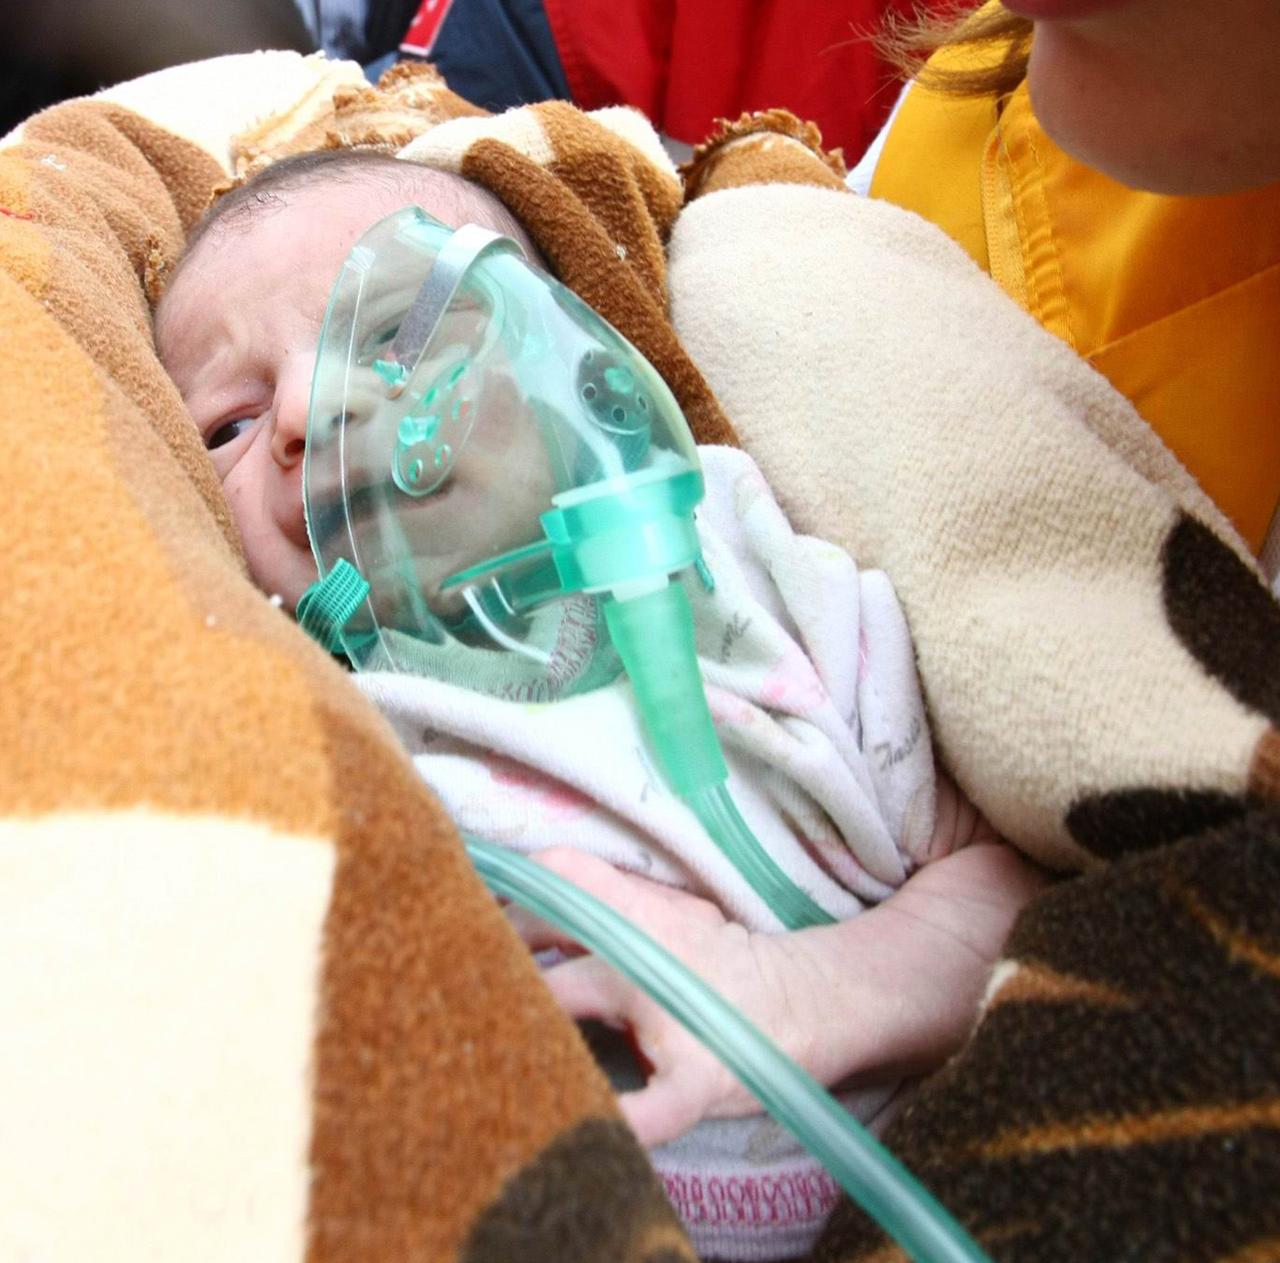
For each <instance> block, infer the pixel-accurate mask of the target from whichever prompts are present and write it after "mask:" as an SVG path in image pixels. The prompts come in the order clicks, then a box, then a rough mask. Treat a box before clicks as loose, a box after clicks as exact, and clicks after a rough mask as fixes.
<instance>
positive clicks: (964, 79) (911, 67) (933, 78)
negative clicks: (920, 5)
mask: <svg viewBox="0 0 1280 1263" xmlns="http://www.w3.org/2000/svg"><path fill="white" fill-rule="evenodd" d="M1033 29H1034V24H1033V23H1032V21H1031V19H1030V18H1024V17H1020V16H1019V15H1018V14H1016V13H1010V12H1009V11H1008V10H1007V9H1006V8H1004V7H1003V5H999V4H996V5H987V4H980V5H979V7H978V8H976V9H974V8H970V7H969V6H968V5H959V6H956V7H952V8H949V9H944V10H941V11H933V12H927V11H924V10H918V11H917V12H916V13H915V14H914V16H912V17H909V18H904V17H901V16H899V15H897V14H894V13H889V14H886V16H885V22H884V26H883V28H882V31H881V33H880V35H879V36H878V37H877V40H876V44H877V46H878V48H879V50H880V53H881V55H882V56H883V57H884V58H885V59H886V60H887V61H888V62H889V63H890V64H891V65H893V66H895V67H896V68H897V69H898V70H899V71H900V72H901V73H902V75H903V76H904V77H905V78H915V79H916V81H917V82H918V83H920V84H922V85H923V86H925V87H927V88H930V89H932V90H933V91H935V92H944V93H947V94H948V95H951V96H1004V95H1006V94H1007V93H1010V92H1012V91H1013V90H1014V88H1016V87H1017V86H1018V85H1019V84H1020V83H1021V82H1022V80H1023V79H1024V78H1025V77H1026V73H1027V59H1028V58H1029V57H1030V55H1031V33H1032V30H1033ZM1001 46H1003V53H1002V54H1001V55H1000V56H999V57H998V58H997V59H995V60H992V59H991V58H987V59H984V60H983V61H981V62H980V63H979V64H976V65H955V64H952V63H951V62H950V61H949V60H948V59H942V60H941V64H940V59H937V58H934V59H933V60H932V61H930V58H933V54H934V53H936V52H939V51H941V50H942V49H946V48H968V49H972V50H974V51H979V50H983V49H989V50H991V52H992V53H993V54H996V53H999V51H1000V49H1001Z"/></svg>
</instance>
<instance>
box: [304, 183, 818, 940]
mask: <svg viewBox="0 0 1280 1263" xmlns="http://www.w3.org/2000/svg"><path fill="white" fill-rule="evenodd" d="M303 496H304V504H305V509H306V521H307V531H308V534H309V536H310V539H311V545H312V550H313V551H314V553H315V558H316V565H317V567H318V570H319V574H320V579H319V582H318V583H316V584H315V585H313V586H312V588H311V589H309V590H308V592H307V593H306V594H305V595H304V596H303V599H302V601H301V602H300V603H299V606H298V621H299V622H300V623H301V625H302V626H303V628H304V629H305V630H307V631H308V632H310V633H311V634H312V635H313V636H315V637H316V638H317V639H318V640H320V641H321V643H323V644H324V645H325V646H326V647H327V648H329V649H330V650H331V651H337V650H339V649H340V650H342V652H344V653H345V654H346V655H347V657H348V658H349V659H350V660H351V662H352V663H353V664H354V665H355V666H356V667H357V669H360V670H395V671H402V672H409V673H412V674H417V675H425V676H430V677H434V678H436V679H440V680H444V681H447V682H449V683H452V684H458V685H464V686H466V687H470V688H474V689H478V690H481V691H483V692H486V693H491V694H494V695H497V696H500V697H506V698H509V699H512V700H521V701H551V700H554V699H556V698H560V697H565V696H569V695H571V694H573V693H575V692H582V691H584V690H587V689H591V688H596V687H598V686H600V685H602V684H607V683H609V682H610V681H612V680H613V679H615V678H617V676H618V674H619V672H620V671H622V670H625V671H626V673H627V675H628V677H629V678H630V681H631V683H632V686H633V689H634V692H635V696H636V701H637V704H638V707H639V711H640V714H641V717H642V720H643V724H644V727H645V730H646V733H647V736H648V737H649V740H650V748H651V751H652V753H653V755H654V757H655V760H656V762H657V763H658V765H659V767H660V768H661V770H662V773H663V775H664V776H665V778H666V781H667V783H668V784H669V785H670V786H671V788H672V789H673V790H674V791H675V792H676V793H677V794H678V795H680V797H681V798H683V799H684V801H685V802H686V803H688V804H689V806H690V807H691V808H692V809H693V811H694V812H695V813H696V814H697V816H698V817H699V819H701V820H702V822H703V824H704V825H705V826H706V828H707V830H708V832H709V833H710V834H711V835H712V837H713V838H714V840H715V841H716V843H717V844H718V845H719V846H720V847H721V849H722V850H723V851H724V852H725V853H726V854H727V855H728V856H729V858H730V859H731V860H732V861H733V863H734V864H735V866H736V867H737V869H738V870H739V872H741V873H742V874H743V876H744V877H745V878H746V880H747V881H748V882H749V883H750V885H751V886H752V888H753V889H754V890H756V892H757V893H758V894H759V895H761V897H762V898H763V899H764V902H765V903H766V904H767V905H768V906H769V907H770V908H771V909H772V911H773V912H774V913H775V915H776V916H777V917H778V919H779V921H780V922H781V923H782V924H783V925H784V926H787V927H789V928H799V927H801V926H804V925H812V924H817V923H822V922H827V921H830V920H831V918H830V917H829V916H828V914H827V913H826V912H824V911H823V909H821V908H820V907H818V906H817V905H816V904H815V903H814V902H813V900H812V899H811V898H810V897H809V896H808V895H807V894H806V893H805V892H804V891H802V890H800V889H799V888H798V887H797V886H796V885H795V884H794V883H793V882H792V881H791V880H790V879H789V878H788V877H787V876H786V875H785V874H784V873H783V872H782V871H781V870H780V869H779V868H778V867H777V865H776V864H775V863H774V862H773V860H772V859H771V858H770V857H769V856H768V854H767V853H766V852H765V851H764V850H763V848H762V847H761V846H760V844H759V842H758V841H757V839H756V838H755V836H754V835H753V834H752V833H751V831H750V829H749V828H748V827H747V825H746V824H745V822H744V821H743V820H742V817H741V815H740V814H739V813H738V811H737V809H736V807H735V805H734V803H733V800H732V799H731V798H730V797H729V794H728V792H727V789H726V787H725V782H726V778H727V768H726V766H725V762H724V756H723V754H722V752H721V749H720V745H719V741H718V739H717V737H716V735H715V730H714V728H713V727H712V723H711V717H710V713H709V711H708V709H707V703H706V696H705V693H704V691H703V686H702V679H701V675H700V673H699V670H698V663H697V656H696V653H695V649H694V635H693V616H692V613H691V610H690V607H689V602H688V596H687V594H686V592H685V590H684V587H683V586H682V584H681V582H680V581H679V579H678V576H680V575H681V574H682V573H696V574H697V575H699V576H700V577H701V581H702V582H704V583H706V584H708V585H709V584H710V582H711V580H710V575H709V574H708V573H707V571H706V567H705V565H704V564H703V561H702V556H701V551H700V547H699V542H698V534H697V530H696V528H695V526H694V517H693V514H694V508H695V506H696V505H697V504H698V503H699V501H700V500H701V499H702V496H703V482H702V473H701V469H700V466H699V462H698V455H697V449H696V447H695V446H694V442H693V437H692V435H691V434H690V433H689V428H688V425H687V424H686V422H685V419H684V416H683V414H682V413H681V411H680V408H679V406H678V405H677V403H676V401H675V399H674V398H673V396H672V394H671V392H670V390H669V389H668V388H667V385H666V383H665V382H664V381H663V380H662V378H661V376H659V374H658V373H657V371H656V370H655V369H654V368H653V366H652V365H651V364H650V363H649V362H648V361H647V360H646V359H645V358H644V357H643V356H642V355H641V354H640V353H639V352H638V351H637V350H636V349H635V348H634V347H633V346H632V345H631V344H630V343H629V342H628V341H627V340H626V339H625V338H624V337H623V336H622V335H621V334H620V333H619V332H618V331H617V330H616V329H614V328H613V326H612V325H610V324H609V323H608V322H607V321H605V320H604V319H602V318H601V317H600V316H599V315H598V314H597V313H596V312H595V311H593V310H592V309H591V308H590V307H588V306H587V305H586V304H585V303H584V302H582V300H581V299H579V298H578V297H577V296H576V295H575V294H573V293H572V292H571V291H570V290H568V289H566V288H565V287H564V286H563V285H561V284H560V283H559V282H558V281H556V280H555V279H554V278H553V277H551V276H549V275H547V273H546V272H544V271H542V270H541V269H539V268H538V267H536V266H534V265H533V264H531V263H530V262H529V261H528V260H527V259H526V258H525V257H524V254H523V252H522V251H521V249H520V247H519V246H518V245H517V244H516V243H515V242H514V241H512V240H511V239H510V238H507V237H502V236H499V235H498V234H496V233H493V232H490V231H488V230H487V229H483V228H480V227H477V226H474V225H468V226H465V227H462V228H459V229H457V230H456V231H455V230H452V229H449V228H446V227H445V226H444V225H442V224H440V223H438V222H437V221H436V220H434V219H432V218H431V217H430V216H429V215H427V214H426V213H424V212H423V211H422V210H420V209H418V208H417V207H408V208H406V209H404V210H401V211H398V212H397V213H396V214H394V215H391V216H390V217H389V218H387V219H384V220H382V221H381V222H380V223H378V224H375V225H374V226H373V227H372V228H371V229H370V230H369V231H368V232H367V233H366V234H365V235H364V236H363V237H362V238H361V239H360V240H359V241H358V242H357V243H356V245H355V246H354V247H353V248H352V250H351V253H350V255H349V256H348V258H347V260H346V262H345V263H344V265H343V267H342V271H341V273H340V275H339V276H338V279H337V282H336V284H335V285H334V287H333V291H332V294H331V296H330V300H329V306H328V311H327V312H326V315H325V320H324V326H323V328H322V331H321V335H320V344H319V349H318V352H317V356H316V367H315V375H314V378H313V381H312V393H311V409H310V416H309V419H308V429H307V446H306V457H305V461H304V471H303ZM673 579H674V580H675V581H674V582H673Z"/></svg>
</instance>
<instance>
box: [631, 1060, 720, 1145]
mask: <svg viewBox="0 0 1280 1263" xmlns="http://www.w3.org/2000/svg"><path fill="white" fill-rule="evenodd" d="M714 1098H715V1085H714V1081H713V1080H712V1078H711V1077H710V1076H708V1075H706V1074H705V1073H703V1067H702V1066H701V1065H700V1064H699V1063H697V1062H688V1061H686V1062H683V1063H680V1064H677V1065H674V1066H671V1067H669V1068H666V1069H664V1070H661V1071H659V1072H658V1073H656V1074H654V1076H653V1077H652V1078H651V1079H650V1080H649V1081H648V1082H647V1083H646V1084H645V1085H644V1087H643V1088H639V1089H637V1090H636V1091H634V1092H624V1093H622V1095H621V1096H619V1097H618V1105H619V1107H620V1108H621V1110H622V1115H623V1117H624V1118H625V1119H626V1120H627V1123H628V1124H629V1125H630V1127H631V1130H632V1131H634V1132H635V1134H636V1136H637V1138H638V1139H639V1141H640V1143H641V1144H642V1145H645V1146H646V1147H650V1148H651V1147H652V1146H654V1145H664V1144H666V1143H667V1141H669V1140H675V1139H676V1138H677V1137H679V1136H683V1135H684V1133H685V1132H687V1131H688V1130H689V1129H690V1128H691V1127H693V1126H695V1125H696V1124H697V1123H700V1122H701V1121H702V1120H703V1118H705V1117H706V1116H707V1114H708V1112H709V1109H710V1106H711V1105H712V1103H713V1101H714Z"/></svg>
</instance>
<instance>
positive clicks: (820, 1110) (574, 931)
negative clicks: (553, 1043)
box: [463, 834, 990, 1263]
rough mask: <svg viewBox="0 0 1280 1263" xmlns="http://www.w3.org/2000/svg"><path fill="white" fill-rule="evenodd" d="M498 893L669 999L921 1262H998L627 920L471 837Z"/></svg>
mask: <svg viewBox="0 0 1280 1263" xmlns="http://www.w3.org/2000/svg"><path fill="white" fill-rule="evenodd" d="M463 837H464V839H465V840H466V846H467V853H468V855H469V856H470V857H471V861H472V863H473V864H474V865H475V867H476V870H477V871H478V872H479V874H480V876H481V878H482V879H483V880H484V882H485V884H486V885H487V886H488V887H489V889H490V890H491V891H493V892H494V893H495V894H497V895H500V896H502V897H505V898H508V899H511V900H514V901H515V902H516V903H518V904H520V906H521V907H524V908H528V909H529V910H530V911H531V912H533V913H536V914H537V915H538V916H540V917H542V918H544V919H545V920H547V921H550V922H551V923H552V924H553V925H555V926H557V927H558V928H559V929H561V930H563V931H565V932H566V933H567V934H570V935H571V936H572V937H573V938H574V939H575V940H576V941H577V942H579V943H581V944H582V945H583V946H584V947H586V948H588V949H590V950H591V951H593V952H595V953H596V955H598V956H599V957H601V959H603V960H606V961H608V962H609V964H611V965H612V966H613V967H614V968H615V969H617V970H618V971H619V972H620V973H622V974H623V975H625V976H626V977H627V978H628V979H630V980H631V981H632V982H634V983H635V984H636V985H637V986H639V987H640V988H641V989H642V990H643V991H644V992H645V993H646V994H647V995H649V996H650V997H651V998H652V999H653V1000H654V1001H656V1002H657V1003H658V1004H660V1005H662V1007H663V1008H664V1009H666V1010H667V1012H668V1013H670V1014H671V1015H672V1016H673V1017H674V1018H676V1020H677V1021H679V1022H681V1023H682V1024H683V1025H684V1026H686V1027H687V1028H688V1029H689V1031H690V1032H691V1033H692V1034H694V1035H695V1036H697V1037H698V1038H699V1039H700V1040H701V1041H702V1042H703V1043H704V1044H706V1046H707V1047H708V1048H710V1049H711V1051H712V1052H714V1053H715V1054H716V1056H718V1057H719V1058H720V1059H721V1061H723V1062H724V1063H725V1065H726V1066H728V1067H729V1069H730V1070H732V1071H733V1072H734V1074H736V1075H737V1076H738V1078H739V1079H741V1081H742V1082H743V1084H744V1085H745V1086H746V1087H747V1088H748V1089H749V1090H750V1091H751V1093H752V1094H753V1095H754V1096H755V1097H756V1099H757V1100H759V1101H760V1103H761V1104H762V1105H763V1106H764V1107H765V1108H766V1109H767V1110H768V1111H769V1113H771V1114H772V1115H773V1116H774V1117H775V1118H776V1119H777V1120H778V1121H779V1122H780V1123H782V1125H783V1126H784V1127H786V1128H787V1129H788V1130H789V1131H790V1132H791V1133H792V1134H793V1135H794V1136H795V1137H796V1139H797V1140H799V1141H800V1142H801V1144H803V1145H804V1146H805V1147H806V1148H807V1149H808V1150H809V1151H810V1152H811V1153H812V1154H813V1155H814V1156H815V1157H816V1158H817V1159H818V1160H819V1161H820V1162H821V1163H822V1164H823V1165H824V1166H825V1167H826V1168H827V1169H828V1170H829V1171H830V1172H831V1174H832V1175H833V1176H834V1177H835V1179H836V1180H837V1181H838V1182H839V1184H840V1186H841V1187H842V1188H843V1189H844V1190H845V1192H846V1193H848V1194H849V1196H850V1197H851V1198H853V1200H854V1201H855V1202H857V1203H858V1205H860V1206H861V1207H862V1208H863V1210H865V1211H866V1212H867V1214H869V1215H870V1216H871V1217H872V1218H873V1219H874V1220H875V1221H876V1222H877V1223H878V1224H879V1225H880V1226H881V1227H882V1228H883V1229H884V1230H885V1231H886V1232H887V1233H888V1234H889V1235H890V1236H891V1237H893V1238H894V1240H895V1241H897V1243H898V1244H899V1245H900V1246H901V1247H902V1248H903V1249H904V1250H905V1251H906V1252H907V1253H908V1254H909V1255H910V1256H911V1257H912V1258H913V1259H915V1260H917V1263H990V1259H989V1258H988V1257H987V1255H986V1254H984V1253H983V1251H982V1250H981V1249H980V1248H979V1247H978V1246H977V1244H976V1243H975V1242H974V1241H973V1239H972V1238H971V1237H970V1236H969V1235H968V1234H967V1233H966V1232H965V1231H964V1229H963V1228H961V1227H960V1225H959V1224H958V1223H957V1222H956V1221H955V1219H953V1218H952V1216H951V1215H950V1214H949V1213H948V1212H947V1211H946V1209H945V1208H944V1207H943V1206H942V1205H941V1204H940V1203H939V1202H938V1201H937V1200H936V1199H935V1198H934V1197H933V1195H932V1194H931V1193H930V1192H929V1191H928V1190H927V1189H926V1188H925V1187H924V1186H923V1185H922V1184H921V1183H920V1182H919V1181H918V1180H917V1179H916V1178H915V1176H913V1175H912V1174H911V1172H910V1171H908V1170H907V1169H906V1167H904V1166H903V1165H902V1164H901V1163H900V1162H899V1161H898V1160H897V1159H896V1158H895V1157H894V1156H893V1155H892V1154H891V1153H890V1152H889V1151H888V1150H887V1149H886V1148H885V1147H884V1146H883V1145H881V1144H880V1143H879V1142H878V1141H876V1140H875V1139H873V1138H872V1137H871V1135H870V1134H869V1133H868V1132H867V1131H866V1129H865V1128H864V1127H862V1126H861V1125H860V1124H859V1123H858V1122H857V1121H856V1120H855V1119H853V1118H852V1117H850V1115H849V1114H848V1113H846V1111H845V1110H844V1109H842V1108H841V1107H840V1105H839V1104H838V1103H837V1102H836V1101H835V1099H834V1098H833V1097H832V1096H831V1095H830V1093H828V1092H827V1091H825V1090H824V1089H823V1088H822V1086H821V1085H820V1084H819V1083H818V1082H817V1080H815V1079H813V1078H812V1077H811V1076H810V1075H808V1074H807V1073H806V1072H805V1071H804V1070H802V1069H801V1068H800V1067H799V1066H798V1065H797V1064H796V1063H795V1062H794V1061H792V1060H791V1059H790V1058H789V1057H787V1056H786V1055H785V1054H784V1053H783V1052H781V1051H780V1050H779V1049H778V1048H777V1047H776V1046H775V1045H774V1044H773V1043H772V1042H771V1041H770V1040H768V1039H766V1038H765V1036H764V1035H763V1034H761V1032H760V1031H759V1030H758V1029H757V1028H756V1027H755V1026H753V1025H752V1024H751V1023H750V1022H748V1021H747V1020H746V1018H744V1017H743V1016H742V1014H741V1013H739V1012H738V1011H737V1009H735V1008H734V1007H733V1006H732V1005H731V1004H729V1003H728V1002H727V1001H726V1000H725V999H724V998H723V997H722V996H720V995H719V994H718V993H717V992H715V991H714V990H712V988H711V987H709V986H707V984H706V983H704V982H703V981H702V980H701V979H699V978H698V977H696V976H695V975H694V974H692V973H690V971H689V970H687V969H686V968H685V967H684V966H683V965H682V964H680V962H679V961H678V960H676V958H675V957H674V956H672V955H671V954H670V953H669V952H667V951H666V950H665V949H664V948H662V947H660V946H658V944H657V943H655V942H654V941H653V940H652V939H651V938H649V936H648V935H646V934H644V933H643V932H642V931H641V930H639V929H638V928H637V927H636V926H634V925H633V924H632V923H631V922H630V921H628V920H627V919H626V918H625V917H623V916H620V915H619V914H618V913H616V912H614V911H613V910H612V909H611V908H609V907H607V906H606V905H605V904H603V903H601V902H600V901H599V900H598V899H595V898H593V897H592V896H591V895H588V894H587V893H586V892H585V891H582V890H579V889H578V887H576V886H574V885H573V884H572V883H571V882H568V881H565V880H564V878H562V877H558V876H556V874H554V873H552V872H550V871H549V870H548V869H545V868H543V867H542V866H541V865H539V864H535V863H534V862H533V861H532V860H529V859H527V858H526V857H525V856H522V855H517V854H515V853H513V852H511V851H507V850H505V849H503V848H502V847H499V846H496V845H494V844H493V843H492V842H485V841H483V840H482V839H480V838H476V837H473V836H470V835H467V834H464V835H463Z"/></svg>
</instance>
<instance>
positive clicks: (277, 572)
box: [249, 553, 316, 614]
mask: <svg viewBox="0 0 1280 1263" xmlns="http://www.w3.org/2000/svg"><path fill="white" fill-rule="evenodd" d="M249 574H250V577H251V578H252V579H253V582H254V583H255V584H256V585H257V586H258V588H259V589H261V591H262V592H264V593H265V594H266V596H267V598H268V599H269V600H270V601H271V603H272V605H278V606H280V607H281V608H282V609H284V610H286V611H287V612H288V613H290V614H293V613H295V612H296V610H297V608H298V602H299V601H301V600H302V594H303V593H304V592H305V591H306V590H307V589H308V588H309V587H310V586H311V585H312V584H313V583H314V582H315V581H316V565H315V561H314V559H313V558H312V556H311V554H310V553H307V555H306V556H305V558H303V557H298V558H291V559H290V562H289V564H287V565H283V566H282V565H280V564H279V563H278V562H277V563H276V564H274V565H272V564H269V563H268V564H260V565H255V564H254V561H253V559H252V558H250V560H249Z"/></svg>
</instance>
